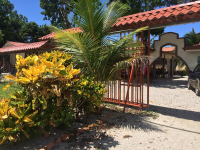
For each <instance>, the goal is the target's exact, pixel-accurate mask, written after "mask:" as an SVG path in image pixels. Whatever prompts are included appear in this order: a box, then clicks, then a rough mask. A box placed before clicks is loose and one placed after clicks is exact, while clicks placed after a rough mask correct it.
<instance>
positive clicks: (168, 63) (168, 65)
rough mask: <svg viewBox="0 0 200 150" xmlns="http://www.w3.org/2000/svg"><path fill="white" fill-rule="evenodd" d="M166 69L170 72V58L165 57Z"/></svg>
mask: <svg viewBox="0 0 200 150" xmlns="http://www.w3.org/2000/svg"><path fill="white" fill-rule="evenodd" d="M167 71H168V73H170V72H171V70H170V59H167Z"/></svg>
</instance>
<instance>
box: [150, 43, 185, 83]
mask: <svg viewBox="0 0 200 150" xmlns="http://www.w3.org/2000/svg"><path fill="white" fill-rule="evenodd" d="M177 50H178V47H177V45H175V44H171V43H167V44H164V45H162V46H161V47H160V55H159V57H158V58H156V59H155V60H154V61H153V62H152V63H151V65H150V69H151V70H150V77H151V78H153V79H155V78H169V77H174V76H181V77H182V76H184V75H187V71H188V70H189V69H188V65H187V63H186V62H185V61H184V60H183V59H182V58H181V57H180V56H178V55H177Z"/></svg>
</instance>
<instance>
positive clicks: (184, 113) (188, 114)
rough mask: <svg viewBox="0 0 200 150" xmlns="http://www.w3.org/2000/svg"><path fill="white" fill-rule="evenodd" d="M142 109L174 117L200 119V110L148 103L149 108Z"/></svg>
mask: <svg viewBox="0 0 200 150" xmlns="http://www.w3.org/2000/svg"><path fill="white" fill-rule="evenodd" d="M143 110H148V111H154V112H157V113H160V114H163V115H167V116H172V117H176V118H182V119H187V120H193V121H200V112H195V111H190V110H184V109H175V108H169V107H163V106H156V105H150V107H149V108H143Z"/></svg>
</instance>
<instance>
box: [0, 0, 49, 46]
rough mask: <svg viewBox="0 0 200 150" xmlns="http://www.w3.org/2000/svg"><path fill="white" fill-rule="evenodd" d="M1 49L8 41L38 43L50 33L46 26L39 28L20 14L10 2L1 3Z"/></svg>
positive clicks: (2, 1) (5, 0)
mask: <svg viewBox="0 0 200 150" xmlns="http://www.w3.org/2000/svg"><path fill="white" fill-rule="evenodd" d="M0 7H1V9H0V14H1V15H0V47H2V46H3V45H4V44H5V43H6V41H15V42H37V41H38V38H39V37H42V36H44V35H46V34H49V33H50V30H49V28H48V27H47V26H46V25H43V26H38V25H37V24H36V23H35V22H30V23H28V19H27V18H26V17H25V16H23V15H21V14H18V12H17V11H16V10H13V9H14V5H13V4H12V3H10V1H8V0H1V1H0Z"/></svg>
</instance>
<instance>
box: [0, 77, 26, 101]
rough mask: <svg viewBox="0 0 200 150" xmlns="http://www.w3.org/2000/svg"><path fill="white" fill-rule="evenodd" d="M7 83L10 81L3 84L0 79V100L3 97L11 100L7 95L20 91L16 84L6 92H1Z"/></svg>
mask: <svg viewBox="0 0 200 150" xmlns="http://www.w3.org/2000/svg"><path fill="white" fill-rule="evenodd" d="M1 80H2V81H1ZM9 83H11V81H7V82H3V79H0V99H2V98H3V97H6V98H11V97H10V95H9V94H10V93H14V92H15V91H19V90H21V89H22V87H21V86H19V85H18V84H15V85H13V86H12V87H10V88H8V89H7V90H6V91H3V90H2V89H3V87H4V86H6V85H7V84H9Z"/></svg>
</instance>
